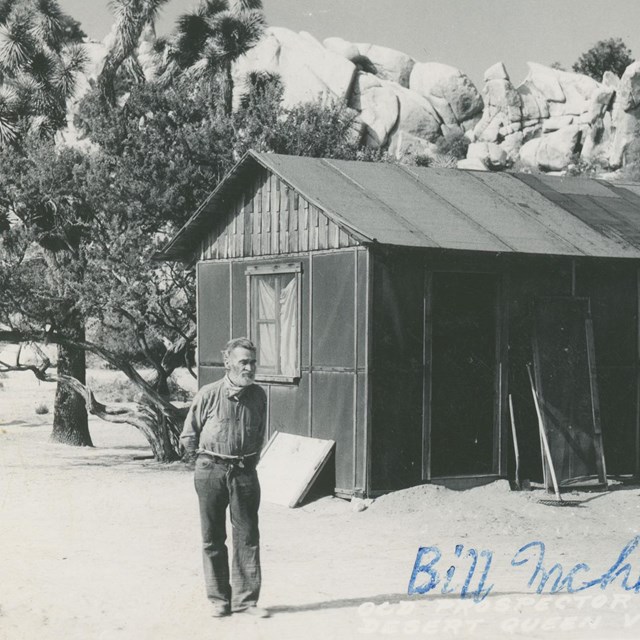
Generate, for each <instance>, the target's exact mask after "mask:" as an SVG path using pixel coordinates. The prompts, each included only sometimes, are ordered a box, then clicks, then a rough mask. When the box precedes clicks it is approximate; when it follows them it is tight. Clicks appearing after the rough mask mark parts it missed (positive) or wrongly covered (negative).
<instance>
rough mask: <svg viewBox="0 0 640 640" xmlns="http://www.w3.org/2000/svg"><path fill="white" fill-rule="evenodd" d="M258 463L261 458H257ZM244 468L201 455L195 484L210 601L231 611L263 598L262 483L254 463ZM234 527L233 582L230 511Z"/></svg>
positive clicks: (247, 464)
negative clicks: (261, 556)
mask: <svg viewBox="0 0 640 640" xmlns="http://www.w3.org/2000/svg"><path fill="white" fill-rule="evenodd" d="M256 459H257V456H256ZM244 465H245V466H244V468H242V467H240V466H239V465H238V464H237V463H231V462H226V461H225V462H221V461H218V460H214V459H213V458H211V457H210V456H207V455H205V454H200V455H199V456H198V459H197V460H196V468H195V476H194V482H195V487H196V492H197V494H198V501H199V504H200V522H201V525H202V552H203V553H202V556H203V564H204V579H205V586H206V590H207V597H208V598H209V600H210V601H211V602H212V603H213V604H217V605H229V606H231V607H232V609H233V610H239V609H244V608H246V607H249V606H252V605H255V604H256V603H257V601H258V597H259V595H260V584H261V573H260V533H259V530H258V507H259V506H260V484H259V483H258V474H257V472H256V469H255V461H253V460H251V459H250V458H249V459H247V460H246V461H245V462H244ZM227 506H228V507H229V511H230V515H231V528H232V548H233V561H232V573H231V580H229V578H230V576H229V555H228V551H227V546H226V544H225V542H226V539H227V531H226V511H227Z"/></svg>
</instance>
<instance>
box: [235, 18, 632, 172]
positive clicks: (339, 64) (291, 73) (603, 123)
mask: <svg viewBox="0 0 640 640" xmlns="http://www.w3.org/2000/svg"><path fill="white" fill-rule="evenodd" d="M258 70H260V71H269V72H271V73H274V74H278V75H279V76H280V78H281V79H282V82H283V85H284V101H285V104H286V105H289V106H290V105H293V104H297V103H300V102H304V101H309V100H316V99H318V98H320V99H324V100H339V101H343V102H344V103H345V104H347V105H348V106H349V107H350V108H351V109H353V110H354V111H355V112H356V113H357V117H358V120H359V121H360V123H361V130H362V135H363V136H364V140H365V143H366V144H367V145H368V146H370V147H373V148H383V149H386V150H388V152H389V153H391V154H393V155H394V156H396V157H398V158H401V157H403V156H406V155H417V154H421V155H427V156H433V157H435V156H437V155H438V152H439V147H438V145H437V143H438V141H439V140H440V139H441V138H447V137H451V136H454V137H455V136H461V135H464V136H465V137H466V138H467V139H468V141H469V146H468V151H467V157H466V158H465V159H463V160H461V161H460V162H459V163H458V166H460V167H461V168H470V169H483V170H487V169H491V170H501V169H505V168H508V167H511V166H513V165H514V164H515V165H517V166H519V167H521V168H523V169H526V168H532V169H537V170H541V171H551V172H560V171H564V170H566V169H567V167H568V166H570V165H572V164H575V163H583V164H586V165H596V164H597V165H599V166H602V167H606V168H610V169H617V168H619V167H621V166H622V165H623V164H624V159H625V152H626V150H627V148H628V146H629V144H630V142H631V141H632V140H633V139H634V138H636V137H638V135H640V62H639V63H634V64H632V65H630V66H629V67H628V68H627V70H626V72H625V73H624V75H623V77H622V78H618V77H617V76H615V75H614V74H612V73H610V72H607V73H606V74H605V76H604V78H603V79H602V82H597V81H596V80H594V79H592V78H590V77H588V76H585V75H582V74H578V73H572V72H568V71H563V70H559V69H554V68H551V67H545V66H543V65H540V64H536V63H533V62H530V63H529V73H528V75H527V77H526V78H525V80H524V81H523V82H522V83H520V84H519V85H517V86H516V85H514V84H513V83H512V82H511V79H510V77H509V74H508V72H507V70H506V68H505V66H504V64H503V63H502V62H498V63H496V64H495V65H493V66H492V67H490V68H489V69H487V71H486V72H485V75H484V87H483V88H482V93H480V92H478V90H477V89H476V87H475V86H474V84H473V83H472V82H471V80H470V79H469V77H468V76H467V75H465V74H464V73H463V72H462V71H460V70H459V69H456V68H455V67H451V66H449V65H446V64H442V63H439V62H419V61H416V60H414V59H413V58H412V57H411V56H408V55H406V54H405V53H402V52H401V51H396V50H394V49H389V48H387V47H381V46H378V45H375V44H368V43H358V42H349V41H347V40H343V39H342V38H327V39H326V40H324V42H322V43H320V42H319V41H318V40H316V39H315V38H314V37H313V36H312V35H311V34H309V33H306V32H301V33H295V32H293V31H290V30H289V29H284V28H275V27H272V28H270V29H268V30H267V33H266V35H265V37H264V39H263V40H262V41H261V42H260V43H259V44H258V45H257V46H256V47H255V48H254V49H253V50H252V51H251V52H250V54H249V55H248V56H246V57H245V58H243V59H242V60H241V61H239V62H238V63H237V64H236V66H235V69H234V75H235V78H236V87H237V88H238V96H237V98H236V99H239V94H240V93H241V92H242V79H243V77H246V74H247V73H248V72H250V71H258Z"/></svg>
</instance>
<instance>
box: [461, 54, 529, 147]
mask: <svg viewBox="0 0 640 640" xmlns="http://www.w3.org/2000/svg"><path fill="white" fill-rule="evenodd" d="M484 79H485V84H484V87H483V89H482V99H483V101H484V110H483V112H482V117H481V118H480V120H479V121H478V123H477V124H476V125H475V127H474V128H473V138H474V139H476V140H485V141H487V142H496V141H498V139H499V138H500V137H501V136H502V137H504V130H505V128H506V127H509V126H511V125H512V123H518V124H519V123H520V122H521V121H522V101H521V99H520V95H519V94H518V92H517V91H516V90H515V87H514V86H513V85H512V84H511V80H510V79H509V74H508V73H507V70H506V68H505V66H504V64H502V62H498V63H496V64H494V65H493V66H492V67H489V69H487V71H486V72H485V74H484Z"/></svg>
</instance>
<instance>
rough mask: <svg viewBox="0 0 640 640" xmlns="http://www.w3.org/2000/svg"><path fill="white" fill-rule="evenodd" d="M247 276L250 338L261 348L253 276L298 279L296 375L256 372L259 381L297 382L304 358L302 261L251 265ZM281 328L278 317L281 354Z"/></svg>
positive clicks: (278, 341) (277, 327)
mask: <svg viewBox="0 0 640 640" xmlns="http://www.w3.org/2000/svg"><path fill="white" fill-rule="evenodd" d="M244 273H245V277H246V283H247V328H248V333H249V339H250V340H252V341H253V343H254V344H255V345H256V346H257V347H258V348H259V344H258V339H257V336H256V333H257V325H258V322H257V318H254V317H253V314H252V310H253V309H255V307H256V305H257V301H256V300H255V293H254V289H255V287H254V284H253V280H252V278H254V277H256V276H272V275H284V274H291V273H292V274H294V277H295V279H296V294H297V295H296V298H297V300H296V315H297V326H298V329H297V336H296V349H297V356H298V358H297V366H296V370H295V373H294V375H284V374H282V373H260V371H259V370H258V371H257V372H256V381H257V382H280V383H285V384H293V383H295V382H297V381H298V380H299V379H300V377H301V375H302V371H301V366H302V364H301V360H302V326H301V325H302V263H301V262H282V263H275V264H258V265H251V266H248V267H247V268H246V269H245V272H244ZM281 335H282V334H281V330H280V323H279V321H278V318H276V341H277V352H278V356H279V355H280V341H281Z"/></svg>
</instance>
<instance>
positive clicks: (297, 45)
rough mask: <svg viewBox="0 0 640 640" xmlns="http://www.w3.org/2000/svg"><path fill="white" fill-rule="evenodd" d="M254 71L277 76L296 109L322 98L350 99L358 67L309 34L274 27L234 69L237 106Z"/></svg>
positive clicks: (285, 98) (286, 100)
mask: <svg viewBox="0 0 640 640" xmlns="http://www.w3.org/2000/svg"><path fill="white" fill-rule="evenodd" d="M252 71H266V72H269V73H273V74H277V75H279V76H280V78H281V79H282V84H283V87H284V95H283V103H284V105H285V106H287V107H292V106H294V105H297V104H301V103H305V102H313V101H315V100H318V99H324V100H336V101H339V100H346V99H347V98H348V96H349V94H350V92H351V87H352V85H353V80H354V78H355V74H356V66H355V65H354V64H353V63H352V62H351V61H350V60H348V59H347V58H345V57H344V56H342V55H339V54H337V53H335V52H334V51H330V50H329V49H327V48H325V47H323V46H322V44H320V42H318V40H316V39H315V38H314V37H313V36H312V35H311V34H309V33H306V32H304V31H303V32H301V33H296V32H294V31H291V30H290V29H285V28H283V27H270V28H269V29H267V30H266V32H265V35H264V37H263V38H262V40H261V41H260V42H259V43H258V44H257V45H256V46H255V47H254V48H253V49H251V50H250V51H249V52H248V53H247V54H246V55H245V56H242V58H240V59H239V60H238V61H237V62H236V63H235V64H234V68H233V77H234V82H235V86H236V87H238V88H239V89H238V91H237V92H236V95H234V99H235V101H236V103H237V101H238V100H239V97H240V94H241V92H242V87H243V81H244V79H245V78H246V76H247V75H248V74H249V73H250V72H252Z"/></svg>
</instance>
